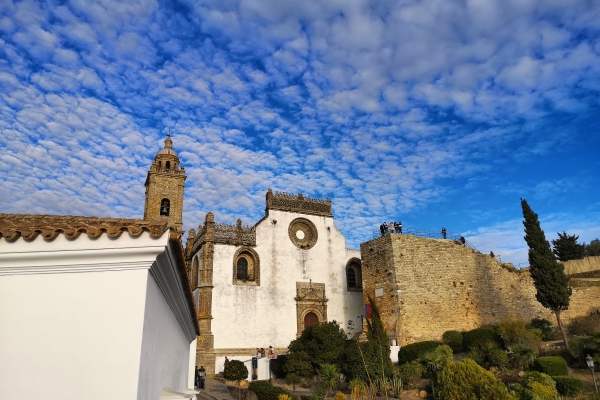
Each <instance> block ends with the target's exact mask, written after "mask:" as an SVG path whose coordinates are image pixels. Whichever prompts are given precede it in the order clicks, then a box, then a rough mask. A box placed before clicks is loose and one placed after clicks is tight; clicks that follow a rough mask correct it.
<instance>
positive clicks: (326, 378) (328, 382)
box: [321, 364, 340, 394]
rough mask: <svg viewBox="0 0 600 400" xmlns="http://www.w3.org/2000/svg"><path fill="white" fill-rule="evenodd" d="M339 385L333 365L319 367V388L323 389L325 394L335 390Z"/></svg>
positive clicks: (337, 375)
mask: <svg viewBox="0 0 600 400" xmlns="http://www.w3.org/2000/svg"><path fill="white" fill-rule="evenodd" d="M339 383H340V380H339V373H338V371H337V367H336V366H335V365H333V364H323V365H321V387H322V388H323V389H325V393H326V394H328V393H329V392H330V391H332V390H334V389H337V387H338V385H339Z"/></svg>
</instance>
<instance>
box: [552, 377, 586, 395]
mask: <svg viewBox="0 0 600 400" xmlns="http://www.w3.org/2000/svg"><path fill="white" fill-rule="evenodd" d="M552 379H554V382H556V390H557V391H558V393H559V394H562V395H563V396H574V395H576V394H578V393H581V392H582V391H583V381H581V380H579V379H577V378H574V377H572V376H553V377H552Z"/></svg>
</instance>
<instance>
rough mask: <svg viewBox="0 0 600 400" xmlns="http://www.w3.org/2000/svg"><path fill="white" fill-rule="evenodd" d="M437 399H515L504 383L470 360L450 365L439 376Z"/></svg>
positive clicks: (466, 359)
mask: <svg viewBox="0 0 600 400" xmlns="http://www.w3.org/2000/svg"><path fill="white" fill-rule="evenodd" d="M435 398H436V399H438V400H461V399H490V400H512V399H513V397H512V396H511V395H509V394H508V391H507V390H506V387H505V386H504V384H503V383H502V381H500V380H498V379H496V377H495V376H494V374H492V373H491V372H489V371H486V370H484V369H483V368H481V367H480V366H479V365H477V364H476V363H475V361H473V360H471V359H468V358H465V359H464V360H462V361H460V362H458V363H451V364H448V365H447V366H446V368H444V369H443V370H442V371H441V372H440V373H439V374H438V383H437V388H436V396H435Z"/></svg>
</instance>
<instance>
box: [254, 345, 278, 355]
mask: <svg viewBox="0 0 600 400" xmlns="http://www.w3.org/2000/svg"><path fill="white" fill-rule="evenodd" d="M268 352H269V354H268V355H270V356H271V355H273V354H275V349H274V348H273V346H269V350H268ZM265 355H266V354H265V349H264V347H261V348H260V349H259V348H258V347H257V348H256V358H261V357H264V356H265Z"/></svg>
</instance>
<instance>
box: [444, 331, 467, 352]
mask: <svg viewBox="0 0 600 400" xmlns="http://www.w3.org/2000/svg"><path fill="white" fill-rule="evenodd" d="M442 342H444V343H445V344H447V345H448V346H450V348H451V349H452V351H453V352H454V353H455V354H456V353H462V352H463V335H462V333H460V332H459V331H446V332H444V334H443V335H442Z"/></svg>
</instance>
